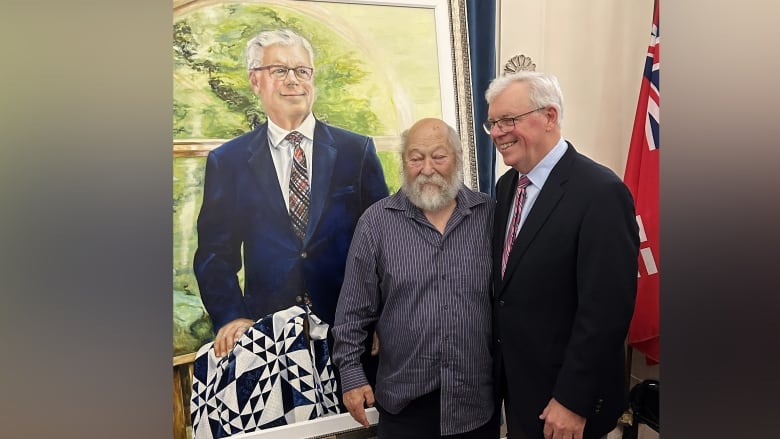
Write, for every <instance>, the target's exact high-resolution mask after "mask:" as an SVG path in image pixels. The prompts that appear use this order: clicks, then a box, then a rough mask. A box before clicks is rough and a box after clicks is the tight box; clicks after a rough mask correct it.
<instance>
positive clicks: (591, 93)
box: [475, 0, 653, 177]
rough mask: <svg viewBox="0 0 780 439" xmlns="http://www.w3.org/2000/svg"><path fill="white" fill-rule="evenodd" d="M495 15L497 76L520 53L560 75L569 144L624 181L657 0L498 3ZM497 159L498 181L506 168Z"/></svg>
mask: <svg viewBox="0 0 780 439" xmlns="http://www.w3.org/2000/svg"><path fill="white" fill-rule="evenodd" d="M497 10H498V18H497V20H496V23H497V27H498V30H497V33H498V59H497V61H498V67H497V72H498V73H499V74H501V73H503V71H504V64H505V63H506V62H507V61H508V60H509V59H510V58H511V57H512V56H515V55H520V54H522V55H525V56H529V57H531V59H532V60H533V62H534V63H535V64H536V70H537V71H545V72H549V73H553V74H555V75H556V76H558V79H559V80H560V82H561V87H562V88H563V95H564V122H563V136H564V138H566V139H568V140H569V141H571V142H572V143H573V144H574V146H575V148H577V150H578V151H579V152H581V153H583V154H585V155H587V156H589V157H591V158H593V159H594V160H596V161H598V162H600V163H602V164H604V165H606V166H608V167H610V168H611V169H612V170H614V171H615V172H616V173H617V174H618V175H619V176H621V177H622V176H623V170H624V169H625V166H626V158H627V154H628V145H629V141H630V139H631V129H632V126H633V122H634V113H635V112H636V104H637V98H638V96H639V86H640V82H641V79H642V70H643V68H644V63H645V55H646V54H647V46H648V45H649V43H650V31H651V27H652V19H653V0H588V1H583V0H498V1H497ZM480 98H481V99H484V96H475V99H480ZM497 161H498V162H499V163H498V172H497V175H498V176H500V175H501V174H503V173H504V172H505V171H506V169H507V168H506V166H505V165H504V164H503V162H502V161H501V157H500V156H499V157H498V159H497Z"/></svg>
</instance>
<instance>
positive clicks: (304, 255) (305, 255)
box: [301, 252, 309, 259]
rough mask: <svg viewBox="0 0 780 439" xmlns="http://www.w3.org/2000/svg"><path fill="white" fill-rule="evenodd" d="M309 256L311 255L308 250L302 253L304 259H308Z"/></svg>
mask: <svg viewBox="0 0 780 439" xmlns="http://www.w3.org/2000/svg"><path fill="white" fill-rule="evenodd" d="M308 256H309V254H308V253H306V252H303V253H301V257H302V258H303V259H306V257H308Z"/></svg>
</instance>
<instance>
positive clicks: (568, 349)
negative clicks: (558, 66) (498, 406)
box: [484, 72, 639, 439]
mask: <svg viewBox="0 0 780 439" xmlns="http://www.w3.org/2000/svg"><path fill="white" fill-rule="evenodd" d="M485 96H486V98H487V101H488V104H489V108H488V116H489V118H488V121H487V122H485V124H484V128H485V130H486V131H488V132H489V134H490V135H491V137H492V139H493V142H494V144H495V145H496V148H497V149H498V151H499V153H500V154H501V156H502V157H503V160H504V163H506V164H507V165H508V166H510V167H511V168H512V169H510V170H509V171H507V172H506V173H505V174H504V175H503V176H502V177H501V178H500V179H499V180H498V183H497V186H496V198H497V205H496V214H495V225H494V232H493V233H494V234H493V262H494V263H493V266H494V269H493V276H494V284H493V296H494V297H493V299H494V300H493V309H494V312H493V317H494V339H495V346H496V360H495V364H496V380H497V381H496V382H497V383H499V396H500V397H503V398H504V404H505V410H506V419H507V427H508V433H509V437H510V438H512V439H517V438H528V439H539V438H542V437H543V438H545V439H572V438H574V439H582V438H586V439H590V438H602V437H605V436H606V434H607V433H608V432H609V431H611V430H612V429H613V428H614V427H615V425H616V424H617V420H618V418H619V417H620V415H621V414H622V413H623V411H624V409H625V408H626V405H627V400H626V396H627V389H626V382H625V377H624V368H625V353H624V350H625V348H624V341H625V337H626V333H627V331H628V326H629V322H630V320H631V316H632V314H633V309H634V298H635V296H636V277H637V256H638V251H639V237H638V227H637V223H636V217H635V213H634V203H633V199H632V197H631V194H630V192H629V191H628V189H627V188H626V186H625V185H624V184H623V182H622V181H621V180H620V178H618V177H617V176H616V175H615V173H614V172H612V171H611V170H609V169H608V168H606V167H604V166H602V165H600V164H598V163H596V162H594V161H593V160H591V159H589V158H587V157H585V156H584V155H582V154H579V153H578V152H577V151H576V150H575V149H574V147H573V146H572V145H571V143H569V142H567V141H566V140H564V139H563V138H562V136H561V121H562V120H563V95H562V93H561V89H560V86H559V84H558V81H557V79H556V78H555V77H554V76H552V75H548V74H544V73H538V72H519V73H517V74H513V75H508V76H503V77H499V78H496V79H495V80H494V81H493V82H492V83H491V84H490V86H489V88H488V90H487V92H486V93H485Z"/></svg>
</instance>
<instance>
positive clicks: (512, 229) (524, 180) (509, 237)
mask: <svg viewBox="0 0 780 439" xmlns="http://www.w3.org/2000/svg"><path fill="white" fill-rule="evenodd" d="M529 184H531V180H529V179H528V177H527V176H525V175H523V176H521V177H520V179H518V180H517V194H516V195H515V208H514V211H513V213H512V223H511V224H510V225H509V233H507V234H506V241H505V242H504V254H503V255H501V278H502V279H503V278H504V271H505V270H506V262H507V261H508V260H509V252H510V251H512V245H513V244H514V243H515V235H517V226H518V225H519V224H520V214H521V213H522V211H523V203H525V188H526V187H527V186H528V185H529Z"/></svg>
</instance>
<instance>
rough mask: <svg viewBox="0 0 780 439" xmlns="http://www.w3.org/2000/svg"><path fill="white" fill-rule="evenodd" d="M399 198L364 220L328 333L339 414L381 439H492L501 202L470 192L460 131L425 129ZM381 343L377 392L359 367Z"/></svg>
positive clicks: (411, 139) (412, 135)
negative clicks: (370, 410)
mask: <svg viewBox="0 0 780 439" xmlns="http://www.w3.org/2000/svg"><path fill="white" fill-rule="evenodd" d="M402 140H403V147H402V150H401V157H402V161H403V187H402V188H401V190H400V191H398V193H396V194H394V195H392V196H390V197H387V198H385V199H383V200H380V201H378V202H376V203H375V204H373V205H372V206H370V207H369V208H368V209H367V210H366V211H365V212H364V214H363V215H362V217H361V218H360V220H359V221H358V224H357V227H356V229H355V234H354V236H353V239H352V244H351V246H350V249H349V255H348V257H347V267H346V272H345V276H344V283H343V286H342V289H341V294H340V296H339V300H338V305H337V307H336V320H335V324H334V326H333V337H334V340H335V344H334V349H333V360H334V363H335V364H336V366H337V367H338V368H339V370H340V373H341V388H342V392H343V400H344V405H345V406H346V407H347V409H348V410H349V412H350V414H351V415H352V417H353V418H354V419H355V420H356V421H358V422H360V423H361V424H363V425H366V426H367V425H368V420H367V419H366V414H365V408H366V407H373V406H374V404H375V403H376V406H377V410H378V411H379V424H378V437H379V438H380V439H388V438H392V439H397V438H421V439H422V438H425V439H429V438H452V439H454V438H457V439H483V438H484V439H487V438H490V439H495V438H497V437H498V415H497V410H496V406H495V404H494V391H493V377H492V365H493V361H492V353H491V320H490V312H491V310H490V284H491V280H490V275H491V269H492V263H491V244H490V242H491V233H492V224H493V209H494V207H495V202H494V201H493V200H492V199H491V198H490V197H489V196H487V195H485V194H482V193H479V192H475V191H472V190H471V189H469V188H467V187H466V186H465V185H464V184H463V182H462V180H463V171H462V167H463V152H462V147H461V144H460V138H459V137H458V134H457V132H456V131H455V130H454V129H453V128H452V127H450V126H449V125H447V124H446V123H445V122H443V121H441V120H439V119H432V118H431V119H422V120H420V121H418V122H417V123H415V124H414V125H413V126H412V127H411V128H410V129H409V130H407V131H405V132H404V133H403V134H402ZM375 322H376V332H377V334H378V336H379V339H380V340H381V345H380V349H379V370H378V373H377V380H376V389H374V388H372V387H371V385H369V383H368V381H367V380H366V377H365V374H364V373H363V368H362V367H361V364H360V356H361V354H362V353H363V351H364V344H363V340H365V338H366V328H367V327H369V326H370V325H371V324H372V323H375Z"/></svg>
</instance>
